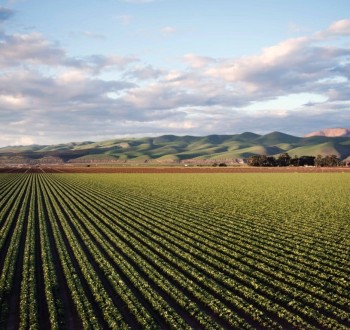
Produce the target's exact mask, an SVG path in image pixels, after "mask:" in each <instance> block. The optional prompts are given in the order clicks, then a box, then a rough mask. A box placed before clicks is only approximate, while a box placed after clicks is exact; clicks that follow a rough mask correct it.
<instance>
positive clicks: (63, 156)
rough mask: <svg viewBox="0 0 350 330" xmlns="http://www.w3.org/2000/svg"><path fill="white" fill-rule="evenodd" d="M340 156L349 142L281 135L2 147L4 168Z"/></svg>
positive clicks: (344, 154) (0, 158)
mask: <svg viewBox="0 0 350 330" xmlns="http://www.w3.org/2000/svg"><path fill="white" fill-rule="evenodd" d="M284 152H288V153H289V155H290V156H292V157H293V156H295V155H296V156H299V157H300V156H305V155H308V156H316V155H319V154H320V155H323V156H325V155H330V154H335V155H337V156H338V157H340V158H341V159H346V158H348V157H350V137H344V136H341V137H327V136H310V137H297V136H292V135H288V134H285V133H281V132H272V133H269V134H266V135H259V134H255V133H251V132H245V133H242V134H235V135H208V136H188V135H187V136H175V135H163V136H158V137H145V138H130V139H113V140H107V141H100V142H92V141H84V142H71V143H67V144H58V145H31V146H9V147H4V148H0V163H2V164H33V163H39V164H44V163H47V164H53V163H91V162H96V163H110V162H117V163H118V162H119V163H125V162H131V163H177V162H183V161H186V162H194V163H196V162H197V163H201V162H213V161H226V162H232V163H234V162H239V161H240V160H242V159H245V158H248V157H250V156H252V155H271V156H276V155H278V154H280V153H284Z"/></svg>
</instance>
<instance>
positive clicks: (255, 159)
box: [247, 153, 347, 167]
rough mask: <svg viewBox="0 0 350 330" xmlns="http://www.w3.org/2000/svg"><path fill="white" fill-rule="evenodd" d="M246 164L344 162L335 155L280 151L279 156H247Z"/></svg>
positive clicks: (306, 164)
mask: <svg viewBox="0 0 350 330" xmlns="http://www.w3.org/2000/svg"><path fill="white" fill-rule="evenodd" d="M247 164H248V165H250V166H263V167H277V166H317V167H336V166H344V165H347V164H345V163H344V162H343V161H342V160H341V159H340V158H339V157H337V156H336V155H327V156H322V155H317V156H316V157H314V156H301V157H298V156H294V157H291V156H290V155H289V154H288V153H282V154H280V155H279V156H277V158H276V157H274V156H267V155H254V156H251V157H249V158H248V160H247Z"/></svg>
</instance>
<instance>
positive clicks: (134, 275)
mask: <svg viewBox="0 0 350 330" xmlns="http://www.w3.org/2000/svg"><path fill="white" fill-rule="evenodd" d="M62 168H64V167H62ZM45 169H47V168H28V170H26V171H27V173H26V174H15V173H3V174H0V194H1V199H0V274H1V275H0V328H1V329H2V328H4V329H7V328H9V329H17V328H23V329H28V328H32V329H35V328H42V329H48V328H50V327H51V328H56V329H57V328H69V329H80V328H87V329H88V328H95V329H97V328H113V329H121V328H128V327H129V328H134V329H140V328H154V329H155V328H166V329H168V328H174V329H186V328H195V329H201V328H207V329H219V328H227V329H231V328H237V329H349V327H350V316H349V315H350V314H349V310H350V299H349V296H350V281H349V277H350V221H349V199H348V196H349V195H350V177H349V174H348V173H323V174H322V173H309V174H303V173H294V171H293V173H273V174H271V175H270V174H266V173H246V174H241V173H214V174H211V175H209V174H207V173H183V174H176V175H169V174H166V173H164V174H162V173H152V174H147V175H145V174H142V173H139V174H137V173H133V174H125V173H124V174H121V173H120V174H118V173H114V174H102V173H100V174H94V173H90V174H89V173H85V174H67V173H65V174H63V173H60V174H50V173H43V172H45ZM56 170H58V171H60V169H59V168H56ZM89 170H90V169H89ZM179 170H180V169H179ZM181 170H182V169H181ZM185 170H187V171H188V170H190V169H185ZM209 170H210V169H209V168H208V169H207V171H209ZM217 170H227V169H217ZM58 171H57V172H58ZM30 172H41V173H30ZM265 172H268V170H266V171H265Z"/></svg>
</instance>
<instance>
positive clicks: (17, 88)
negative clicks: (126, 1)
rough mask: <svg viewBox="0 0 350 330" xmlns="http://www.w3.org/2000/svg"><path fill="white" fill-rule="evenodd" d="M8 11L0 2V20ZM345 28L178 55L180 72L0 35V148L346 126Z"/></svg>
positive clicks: (348, 55)
mask: <svg viewBox="0 0 350 330" xmlns="http://www.w3.org/2000/svg"><path fill="white" fill-rule="evenodd" d="M132 2H147V1H132ZM13 14H14V13H13V12H12V11H11V10H8V9H6V8H3V7H0V22H2V21H3V22H4V21H6V20H8V19H11V17H12V16H13ZM173 32H175V30H174V29H173V28H170V27H168V28H167V29H165V30H164V33H173ZM349 35H350V20H340V21H337V22H334V23H333V24H331V25H330V26H329V27H326V28H325V29H324V30H323V31H318V32H317V33H314V34H312V35H308V36H303V37H299V38H293V39H288V40H284V41H282V42H280V43H278V44H276V45H272V46H269V47H266V48H264V49H262V50H261V52H260V53H258V54H256V55H255V56H246V57H241V58H211V57H208V56H205V55H202V54H192V53H189V54H184V55H183V58H182V59H180V60H181V62H182V67H183V69H181V70H180V69H179V70H169V69H164V68H157V67H153V66H151V65H149V64H147V63H143V62H142V61H141V59H140V58H137V57H133V56H129V57H125V56H120V55H118V54H110V55H109V56H105V55H100V54H91V55H89V56H86V57H84V58H75V57H72V56H70V55H69V54H68V52H67V50H65V49H64V47H62V46H61V45H60V44H57V43H54V42H52V41H50V40H48V39H47V38H45V36H43V35H41V34H39V33H28V34H8V33H6V32H2V33H0V54H1V56H0V116H1V137H0V146H4V145H9V144H20V143H40V144H50V143H57V142H67V141H71V140H76V141H77V140H96V139H100V140H101V139H107V138H112V137H117V136H118V137H120V136H143V135H159V134H168V133H172V134H192V135H206V134H215V133H216V134H234V133H240V132H243V131H254V132H257V133H266V132H270V131H273V130H280V131H285V132H289V133H292V134H299V135H301V134H304V133H307V132H309V131H314V130H318V129H321V128H325V127H328V126H330V125H331V126H337V127H342V126H349V124H348V123H349V119H350V115H349V110H350V109H349V107H350V103H349V96H350V95H349V90H350V89H349V75H350V48H349V47H348V46H344V44H345V43H344V42H343V38H346V37H348V36H349ZM90 36H94V34H93V33H92V32H91V33H90ZM338 41H339V42H338ZM106 77H108V78H106ZM111 77H112V78H111ZM301 94H303V100H304V99H305V94H306V95H310V102H304V101H303V102H304V103H300V104H299V105H298V106H296V107H295V108H293V109H290V108H288V107H285V108H284V107H283V106H279V107H272V106H271V104H270V103H268V102H271V101H273V100H277V99H278V98H281V97H289V96H290V95H293V97H294V98H296V99H298V95H301ZM315 99H316V100H320V101H316V102H315V101H311V100H315ZM257 104H259V105H260V106H259V107H258V108H257V106H256V105H257ZM253 105H255V106H254V107H253Z"/></svg>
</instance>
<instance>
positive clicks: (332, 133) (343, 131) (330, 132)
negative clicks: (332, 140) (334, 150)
mask: <svg viewBox="0 0 350 330" xmlns="http://www.w3.org/2000/svg"><path fill="white" fill-rule="evenodd" d="M310 136H327V137H343V136H345V137H350V128H325V129H323V130H321V131H317V132H312V133H309V134H306V135H305V137H310Z"/></svg>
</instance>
